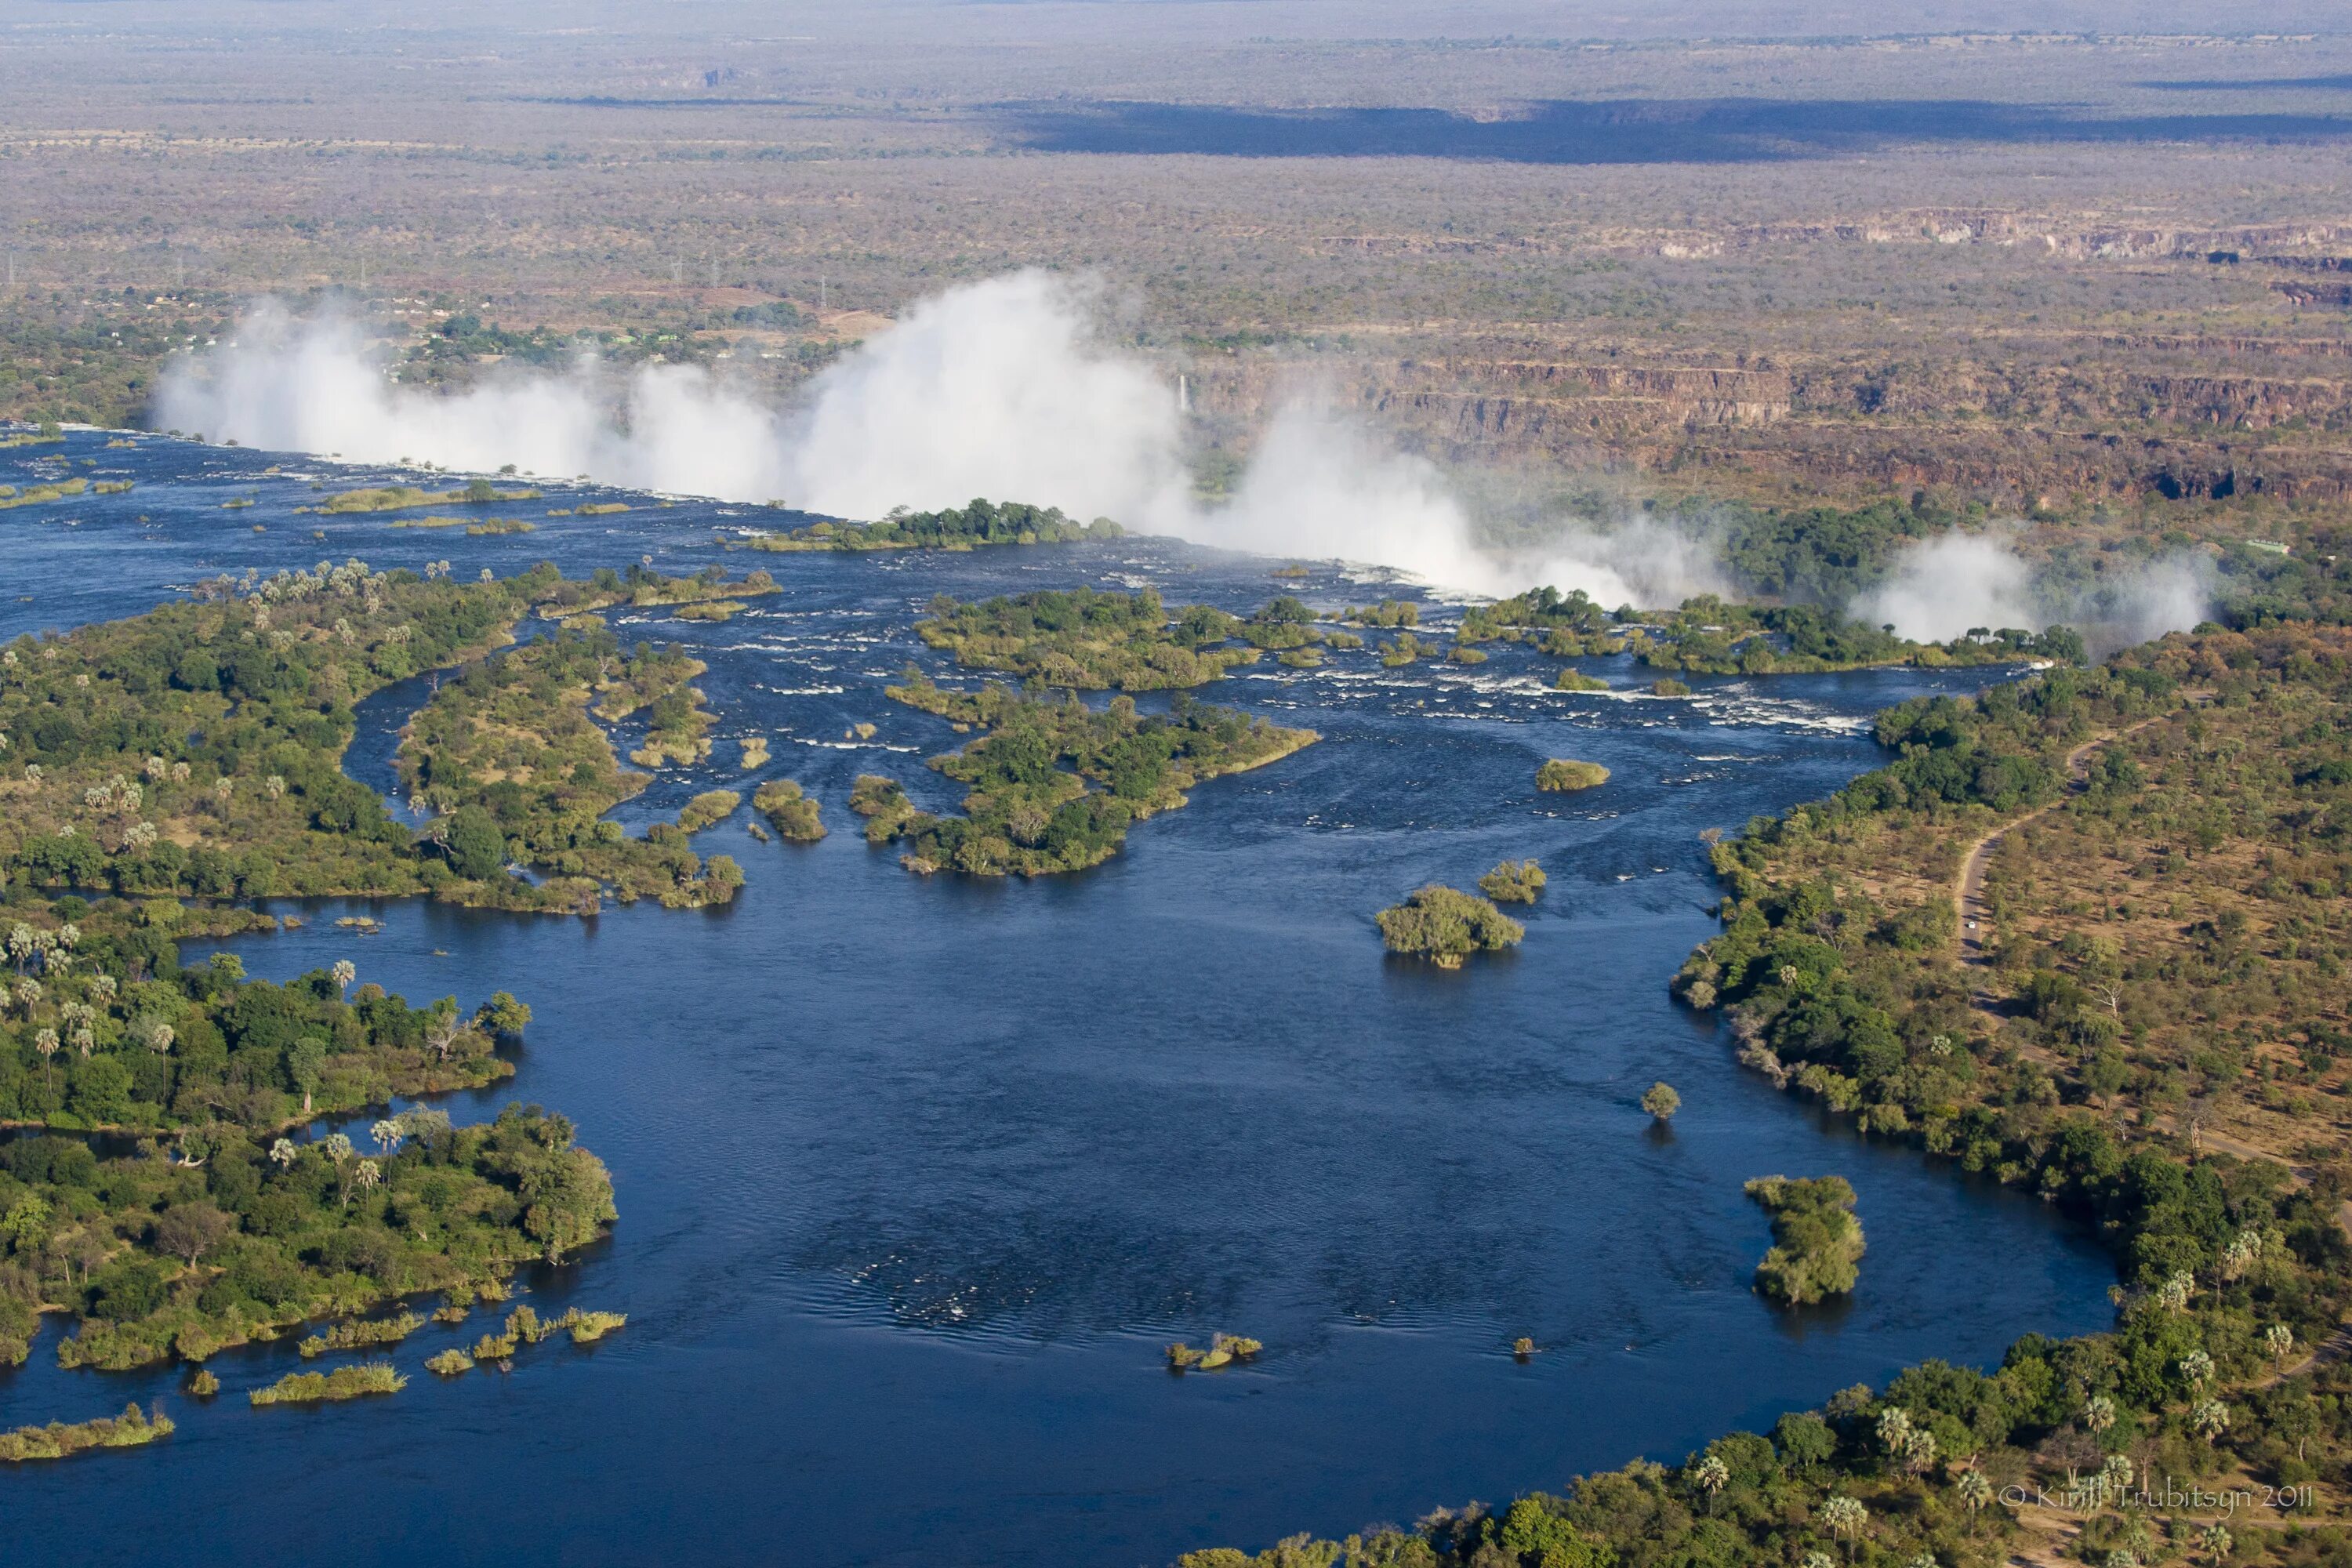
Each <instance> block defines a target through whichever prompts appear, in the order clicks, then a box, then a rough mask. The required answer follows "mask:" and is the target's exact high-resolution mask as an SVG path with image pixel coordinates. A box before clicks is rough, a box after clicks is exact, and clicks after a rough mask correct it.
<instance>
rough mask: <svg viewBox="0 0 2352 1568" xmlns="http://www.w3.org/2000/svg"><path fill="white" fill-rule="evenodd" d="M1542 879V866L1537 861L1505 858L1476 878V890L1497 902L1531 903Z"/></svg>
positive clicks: (1541, 885) (1541, 886) (1542, 885)
mask: <svg viewBox="0 0 2352 1568" xmlns="http://www.w3.org/2000/svg"><path fill="white" fill-rule="evenodd" d="M1544 881H1545V878H1544V868H1543V867H1542V866H1541V865H1540V864H1538V862H1536V861H1533V860H1505V861H1503V862H1501V863H1500V864H1498V865H1496V868H1494V869H1493V870H1491V871H1489V872H1487V873H1486V875H1485V876H1483V877H1481V878H1479V879H1478V890H1479V891H1480V892H1482V893H1484V894H1486V896H1487V897H1488V898H1490V899H1492V900H1495V901H1496V903H1498V904H1532V903H1534V902H1535V901H1536V895H1537V894H1538V893H1540V892H1542V891H1543V889H1544Z"/></svg>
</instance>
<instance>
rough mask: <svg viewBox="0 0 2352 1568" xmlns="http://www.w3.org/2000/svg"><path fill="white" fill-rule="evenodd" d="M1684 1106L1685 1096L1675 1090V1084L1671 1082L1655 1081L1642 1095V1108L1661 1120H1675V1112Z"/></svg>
mask: <svg viewBox="0 0 2352 1568" xmlns="http://www.w3.org/2000/svg"><path fill="white" fill-rule="evenodd" d="M1682 1108H1683V1097H1682V1096H1681V1095H1679V1094H1676V1093H1675V1086H1674V1085H1673V1084H1670V1083H1666V1082H1664V1081H1660V1082H1657V1083H1654V1084H1652V1085H1651V1086H1650V1087H1649V1089H1646V1090H1645V1091H1643V1095H1642V1109H1643V1110H1646V1111H1648V1112H1649V1113H1650V1114H1651V1115H1652V1116H1654V1117H1655V1118H1656V1119H1657V1120H1658V1121H1673V1120H1674V1118H1675V1111H1677V1110H1681V1109H1682Z"/></svg>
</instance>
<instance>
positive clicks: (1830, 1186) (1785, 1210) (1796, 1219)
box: [1743, 1176, 1863, 1307]
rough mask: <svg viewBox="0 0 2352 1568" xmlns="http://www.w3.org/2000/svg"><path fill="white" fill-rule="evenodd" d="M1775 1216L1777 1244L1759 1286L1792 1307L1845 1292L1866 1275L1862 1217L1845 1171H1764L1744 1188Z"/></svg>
mask: <svg viewBox="0 0 2352 1568" xmlns="http://www.w3.org/2000/svg"><path fill="white" fill-rule="evenodd" d="M1743 1190H1744V1191H1745V1192H1746V1193H1747V1194H1748V1196H1749V1197H1751V1198H1754V1199H1755V1200H1756V1202H1757V1203H1758V1205H1760V1206H1761V1207H1762V1208H1763V1210H1764V1212H1765V1213H1767V1214H1769V1215H1771V1216H1772V1248H1771V1250H1770V1251H1769V1252H1767V1253H1766V1254H1765V1255H1764V1261H1763V1262H1761V1263H1759V1264H1758V1265H1757V1267H1756V1289H1757V1290H1758V1291H1759V1293H1760V1294H1762V1295H1764V1296H1766V1297H1768V1298H1769V1299H1770V1300H1775V1301H1778V1302H1780V1304H1781V1305H1783V1306H1789V1307H1810V1306H1811V1305H1813V1304H1814V1303H1816V1302H1818V1301H1821V1300H1823V1299H1825V1298H1827V1297H1831V1296H1843V1295H1845V1294H1846V1293H1848V1292H1849V1291H1851V1290H1852V1289H1853V1286H1854V1281H1855V1280H1856V1279H1858V1278H1860V1275H1861V1269H1860V1263H1861V1258H1862V1254H1863V1239H1862V1222H1861V1221H1860V1220H1858V1219H1856V1218H1854V1216H1853V1203H1854V1194H1853V1185H1852V1184H1850V1183H1848V1182H1847V1181H1846V1179H1845V1178H1844V1177H1843V1176H1815V1177H1811V1178H1810V1179H1809V1178H1804V1177H1797V1178H1793V1179H1792V1178H1790V1177H1788V1176H1759V1177H1757V1178H1756V1179H1755V1180H1754V1181H1752V1182H1749V1183H1748V1184H1747V1186H1746V1187H1745V1188H1744V1189H1743Z"/></svg>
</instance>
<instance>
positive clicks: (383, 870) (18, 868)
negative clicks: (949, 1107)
mask: <svg viewBox="0 0 2352 1568" xmlns="http://www.w3.org/2000/svg"><path fill="white" fill-rule="evenodd" d="M773 586H774V584H773V583H772V580H769V579H767V577H766V574H761V573H755V574H752V577H751V579H750V580H749V581H747V582H745V583H742V584H726V583H725V582H724V581H723V577H722V575H721V574H718V573H716V572H715V571H714V572H711V573H707V574H703V575H702V576H700V577H697V578H691V579H672V578H667V577H662V576H660V575H659V574H652V573H646V572H644V571H642V570H641V569H632V571H631V572H630V573H629V574H625V575H624V574H619V573H611V572H606V573H600V574H597V576H596V577H594V578H592V579H589V580H586V581H583V582H578V583H572V582H566V581H564V580H563V579H562V577H561V576H560V574H557V572H556V571H555V569H554V568H553V567H552V566H549V565H541V566H538V567H534V568H533V569H532V570H530V572H527V573H524V574H520V575H518V576H516V577H513V578H509V579H507V580H505V581H503V582H499V581H486V582H479V583H470V584H456V583H452V582H450V581H448V580H447V579H446V577H432V576H419V575H417V574H414V573H409V572H392V573H379V572H373V571H370V570H369V569H368V568H367V567H366V566H365V565H364V564H363V563H359V562H351V563H345V564H344V565H342V566H330V565H327V564H326V563H321V564H320V566H319V567H318V568H317V569H316V570H314V571H306V572H297V573H280V574H278V575H277V576H275V577H272V578H268V579H266V580H264V579H257V578H252V577H248V578H247V579H246V580H243V581H231V580H227V579H220V580H216V581H215V582H212V583H209V584H203V585H202V586H201V588H200V591H199V594H198V595H197V597H196V599H195V601H194V602H193V603H184V604H171V605H163V606H160V607H159V608H157V609H155V610H152V611H151V612H149V613H148V614H146V615H144V616H134V617H132V618H131V619H129V620H125V621H119V622H113V623H109V624H106V625H101V626H88V627H84V628H81V629H80V630H78V631H76V632H74V633H72V634H70V635H68V636H67V637H49V638H34V637H20V638H18V639H17V640H16V642H15V643H14V644H12V645H10V646H9V647H6V648H5V649H0V769H5V772H0V803H5V806H6V807H7V810H6V812H5V817H0V882H5V881H13V882H16V883H19V884H27V883H28V884H31V885H35V886H43V887H51V888H76V889H109V888H110V889H113V890H114V891H116V892H118V893H123V894H173V893H179V894H195V895H198V896H203V897H213V898H257V897H267V896H270V895H281V894H298V895H316V894H325V893H352V892H361V893H391V894H399V893H415V892H420V891H430V892H434V893H436V894H437V895H439V896H441V897H444V898H446V899H450V900H455V901H460V902H467V903H474V904H489V905H496V906H499V907H509V908H528V909H550V910H572V909H589V908H593V907H594V905H595V903H596V901H597V900H598V898H599V897H600V895H601V891H602V888H603V885H604V883H605V882H610V883H611V884H612V885H613V887H614V890H615V891H616V893H617V894H618V896H620V897H621V898H623V899H625V900H626V899H635V898H637V897H658V898H660V899H662V900H663V901H665V902H667V903H671V904H688V905H691V904H700V903H710V902H720V901H724V900H726V899H727V898H730V897H731V896H732V894H733V892H734V889H736V888H737V887H739V886H740V882H741V876H740V869H738V868H735V867H734V865H733V862H732V861H730V860H728V859H727V858H725V857H714V858H713V859H712V860H711V862H710V863H709V865H708V866H706V865H704V864H703V862H702V861H701V860H700V859H699V858H697V857H696V856H695V855H694V854H693V852H692V851H691V850H690V849H688V847H687V846H686V844H685V838H684V834H683V833H682V832H680V831H679V830H677V828H675V827H672V826H663V825H657V826H656V827H655V828H654V829H653V830H652V831H651V832H650V833H649V834H648V836H647V837H644V838H630V837H627V836H626V835H625V834H623V833H622V832H621V830H620V829H619V828H618V827H617V826H614V825H613V824H609V823H604V822H601V821H599V820H597V819H598V818H599V817H600V816H602V814H603V813H604V812H605V811H607V810H609V809H611V807H612V806H613V805H615V804H617V803H618V802H620V801H622V800H624V799H626V798H627V797H628V796H629V795H633V794H635V791H636V790H637V789H639V788H641V787H642V785H643V782H644V781H643V779H642V777H641V776H640V775H636V774H633V773H625V772H623V771H622V769H621V768H620V765H619V763H618V760H617V758H616V757H615V755H614V750H613V747H612V744H611V742H610V741H609V740H608V738H607V737H606V735H605V733H604V731H603V729H601V728H600V727H599V726H598V725H597V724H596V723H595V722H594V721H592V720H591V719H590V718H589V716H588V715H587V713H586V712H585V711H584V709H585V705H586V703H587V702H588V701H589V700H590V699H591V698H592V697H593V698H594V699H595V700H596V702H597V711H598V713H599V714H600V715H601V716H603V717H604V718H605V719H606V720H607V721H624V720H627V719H630V718H632V717H633V716H635V715H638V714H640V713H642V714H643V715H644V720H645V724H646V730H645V737H644V741H643V744H642V745H641V746H640V747H639V749H638V750H637V751H636V752H634V753H633V755H634V756H635V757H637V758H639V759H640V760H644V761H647V762H649V763H659V762H660V761H662V760H664V759H666V758H669V757H679V758H686V759H692V758H697V757H699V756H701V755H703V754H705V753H707V752H708V750H709V738H708V731H709V714H708V712H707V711H706V710H705V709H704V707H703V705H702V702H701V697H700V693H699V692H698V691H696V690H695V689H694V688H693V687H692V685H691V680H692V679H693V677H694V676H695V675H697V674H698V673H700V670H701V666H699V665H698V664H697V663H696V662H695V661H693V660H692V659H690V658H687V657H686V655H685V654H684V653H682V652H680V651H678V650H677V649H675V648H670V647H653V646H651V645H649V644H646V643H642V642H641V643H639V644H638V645H636V647H635V649H633V650H631V651H629V652H624V651H623V650H622V649H621V648H620V647H619V645H618V643H617V642H616V641H615V639H614V637H612V635H611V633H610V632H609V631H607V630H606V629H605V628H604V626H603V625H602V624H601V623H600V622H598V621H596V620H595V619H594V618H593V616H592V615H590V614H588V612H590V611H592V610H594V609H597V608H602V607H605V606H608V605H615V604H632V605H634V604H648V603H651V604H677V603H695V602H699V601H700V600H703V599H707V598H709V597H711V596H714V595H721V594H725V593H729V592H734V593H762V592H772V591H773ZM534 605H536V606H539V607H540V609H541V613H543V614H546V615H550V616H560V617H562V618H564V619H565V621H566V625H565V626H564V627H563V628H562V630H561V631H559V632H558V633H556V634H555V635H553V636H551V637H548V638H545V639H541V640H540V641H537V642H533V643H531V644H530V645H527V646H525V647H520V648H517V649H514V650H512V651H511V652H509V653H508V654H506V655H504V656H502V657H499V658H483V657H477V658H475V660H474V662H472V663H471V664H467V665H466V666H465V667H464V668H462V669H461V670H460V672H459V673H458V674H457V676H456V677H455V678H454V679H451V680H448V681H446V682H443V683H442V684H441V685H440V687H439V688H438V689H437V690H436V693H435V696H434V698H433V700H431V701H430V702H428V703H427V704H426V705H425V709H424V710H421V711H420V712H419V713H418V714H417V715H416V717H415V720H414V721H413V724H412V731H411V734H410V737H409V741H408V743H407V745H406V746H404V749H403V752H402V755H401V759H400V761H401V767H402V782H403V786H404V788H405V789H407V790H408V791H409V792H410V793H411V794H412V795H415V797H416V798H417V799H418V800H419V801H420V802H421V803H424V804H426V805H430V806H432V807H433V808H435V809H436V810H438V811H440V812H442V813H443V815H442V816H441V817H440V818H439V819H438V820H437V821H436V822H435V823H434V824H433V825H432V826H430V827H429V828H428V829H427V830H426V831H425V832H424V833H422V834H415V833H412V832H411V831H410V830H409V829H408V828H406V827H404V826H402V825H401V824H399V823H397V822H395V821H394V820H393V818H392V817H391V816H390V815H389V814H388V813H387V812H386V811H385V810H384V808H383V802H382V800H381V799H380V798H379V797H378V796H377V795H375V793H374V792H373V791H372V790H370V789H369V788H367V787H366V786H365V785H363V784H359V783H358V782H356V781H354V780H352V779H351V778H349V777H347V776H345V774H344V773H342V771H341V758H342V753H343V751H344V750H345V748H346V747H347V746H348V745H349V743H350V742H351V739H352V731H353V720H352V705H353V704H354V703H356V702H357V701H358V700H361V699H362V698H363V697H365V696H367V695H369V694H371V693H372V692H373V691H376V690H378V689H382V688H383V686H385V685H387V684H389V683H391V682H392V681H394V680H398V679H403V678H404V677H406V676H409V675H413V674H415V673H418V672H420V671H422V670H425V669H432V668H446V667H448V666H451V665H455V664H458V663H460V661H462V660H464V659H466V658H467V656H468V655H469V654H472V655H477V656H478V655H479V654H480V653H481V652H482V651H483V650H487V649H488V648H489V647H491V646H492V645H493V644H494V643H496V642H498V641H499V640H500V639H502V638H504V637H506V636H507V635H508V633H509V628H510V627H511V626H513V625H514V623H515V622H516V620H517V619H519V618H520V616H522V615H524V614H525V613H527V612H528V611H529V610H530V608H531V607H532V606H534ZM510 861H515V862H520V863H523V864H529V865H534V866H538V867H541V868H543V869H546V870H548V871H550V872H551V873H552V876H551V878H550V879H547V880H545V881H543V882H541V883H540V884H538V885H533V884H531V883H528V882H525V881H522V880H520V879H515V878H512V877H510V876H509V875H507V873H506V870H505V868H506V867H507V865H508V864H509V862H510Z"/></svg>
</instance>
